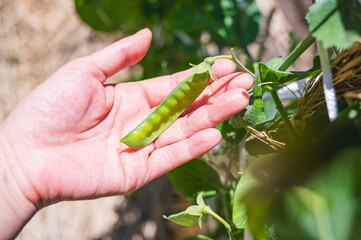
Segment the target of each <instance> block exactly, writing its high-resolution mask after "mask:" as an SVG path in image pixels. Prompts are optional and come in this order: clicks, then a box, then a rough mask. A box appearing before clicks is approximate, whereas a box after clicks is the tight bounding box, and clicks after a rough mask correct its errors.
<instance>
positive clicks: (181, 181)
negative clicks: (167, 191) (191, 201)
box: [168, 159, 222, 198]
mask: <svg viewBox="0 0 361 240" xmlns="http://www.w3.org/2000/svg"><path fill="white" fill-rule="evenodd" d="M168 176H169V178H170V180H171V181H172V183H173V185H174V187H175V188H176V189H177V190H178V191H179V192H181V193H182V194H183V195H185V196H187V197H193V198H195V197H196V196H197V194H198V193H200V192H203V191H204V192H206V191H216V192H219V191H222V184H221V181H220V179H219V175H218V173H217V172H216V171H215V170H214V169H213V168H212V167H210V166H209V165H208V164H207V163H206V162H204V161H203V160H201V159H194V160H191V161H189V162H188V163H185V164H183V165H181V166H179V167H177V168H175V169H173V170H172V171H170V172H169V173H168Z"/></svg>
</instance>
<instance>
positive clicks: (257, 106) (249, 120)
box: [243, 98, 267, 126]
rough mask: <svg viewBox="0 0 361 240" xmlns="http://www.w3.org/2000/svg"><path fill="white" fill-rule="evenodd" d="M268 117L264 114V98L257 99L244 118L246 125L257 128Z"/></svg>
mask: <svg viewBox="0 0 361 240" xmlns="http://www.w3.org/2000/svg"><path fill="white" fill-rule="evenodd" d="M266 119H267V117H266V114H265V112H264V102H263V100H262V98H256V99H254V101H253V104H252V105H251V106H249V108H248V109H247V111H246V113H245V114H244V116H243V120H244V121H245V125H250V126H255V125H259V124H261V123H263V122H264V121H266Z"/></svg>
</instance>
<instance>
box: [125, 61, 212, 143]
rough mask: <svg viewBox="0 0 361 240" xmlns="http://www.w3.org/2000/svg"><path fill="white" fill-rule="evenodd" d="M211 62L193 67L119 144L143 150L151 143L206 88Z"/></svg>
mask: <svg viewBox="0 0 361 240" xmlns="http://www.w3.org/2000/svg"><path fill="white" fill-rule="evenodd" d="M213 62H214V61H213ZM213 62H208V61H206V62H204V63H202V64H200V65H198V66H196V67H194V68H193V72H195V73H194V74H192V75H190V76H189V77H187V78H186V79H184V80H183V81H182V82H181V83H180V84H179V85H178V86H177V87H176V88H175V89H173V91H172V92H171V93H170V94H169V95H168V96H167V97H166V98H165V99H164V100H163V101H162V102H161V104H160V105H159V106H158V107H157V108H156V109H154V111H153V112H152V113H151V114H150V115H149V116H148V117H147V118H146V119H145V120H144V121H143V122H141V123H140V124H139V125H138V126H137V127H136V128H135V129H133V130H132V131H131V132H130V133H128V134H127V135H126V136H125V137H123V138H122V139H121V140H120V142H123V143H125V144H127V145H128V146H129V147H131V148H143V147H145V146H147V145H148V144H150V143H152V142H153V141H154V140H155V139H156V138H157V137H158V136H159V135H160V134H161V133H162V132H164V131H165V130H166V129H167V128H168V127H169V126H170V125H171V124H172V123H173V122H174V121H175V120H176V119H177V118H178V117H179V116H180V115H181V114H182V113H183V112H184V110H186V109H187V108H188V107H189V105H191V104H192V103H193V102H194V101H195V100H196V98H197V97H198V96H199V95H200V94H201V93H202V91H203V90H204V89H205V88H206V87H207V85H208V84H209V82H210V74H212V73H211V65H212V64H213Z"/></svg>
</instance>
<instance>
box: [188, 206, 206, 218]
mask: <svg viewBox="0 0 361 240" xmlns="http://www.w3.org/2000/svg"><path fill="white" fill-rule="evenodd" d="M202 208H203V207H201V206H197V205H193V206H190V207H188V208H187V209H186V214H188V215H191V216H202V215H203V213H202Z"/></svg>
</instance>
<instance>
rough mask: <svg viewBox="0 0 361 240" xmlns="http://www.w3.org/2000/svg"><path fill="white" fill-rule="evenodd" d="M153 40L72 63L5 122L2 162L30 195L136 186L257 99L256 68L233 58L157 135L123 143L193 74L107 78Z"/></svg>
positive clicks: (194, 149)
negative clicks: (240, 69)
mask: <svg viewBox="0 0 361 240" xmlns="http://www.w3.org/2000/svg"><path fill="white" fill-rule="evenodd" d="M150 42H151V32H150V31H149V30H147V29H146V30H143V31H140V32H138V33H137V34H135V35H133V36H130V37H128V38H125V39H122V40H120V41H118V42H116V43H114V44H112V45H111V46H109V47H107V48H105V49H103V50H101V51H99V52H96V53H94V54H92V55H90V56H87V57H83V58H80V59H77V60H74V61H72V62H70V63H68V64H67V65H65V66H64V67H62V68H61V69H59V70H58V71H57V72H56V73H55V74H54V75H52V76H51V77H50V78H49V79H48V80H46V81H45V82H44V83H42V84H41V85H40V86H39V87H38V88H36V89H35V90H34V91H32V92H31V93H30V94H28V95H27V96H26V97H25V98H24V99H23V100H22V101H21V102H20V103H19V104H18V105H17V106H16V108H15V109H14V110H13V111H12V113H11V114H10V115H9V117H8V118H7V119H6V120H5V121H4V122H3V123H1V125H0V133H1V140H0V141H1V143H2V144H1V146H2V147H1V150H2V151H1V152H2V153H3V157H2V158H1V159H0V161H2V164H1V165H0V166H8V168H7V169H9V171H10V172H11V173H10V175H11V179H12V182H13V185H14V186H16V188H17V189H18V191H17V194H23V196H24V197H23V198H21V199H24V201H29V202H30V203H31V204H35V205H36V206H37V207H43V206H46V205H48V204H50V203H52V202H56V201H60V200H63V199H87V198H94V197H100V196H105V195H114V194H122V193H126V192H129V191H131V190H134V189H137V188H139V187H141V186H143V185H144V184H146V183H147V182H149V181H151V180H152V179H154V178H156V177H158V176H160V175H161V174H164V173H166V172H167V171H169V170H171V169H173V168H175V167H177V166H179V165H181V164H183V163H185V162H187V161H189V160H191V159H193V158H195V157H198V156H200V155H202V154H204V153H206V152H207V151H209V150H210V149H212V148H213V147H214V146H215V145H216V144H218V143H219V141H220V140H221V135H220V133H219V132H218V130H216V129H214V128H213V127H214V126H215V125H217V124H219V123H220V122H222V121H224V120H225V119H227V118H229V117H230V116H232V115H234V114H235V113H237V112H239V111H241V110H242V109H243V108H244V107H245V106H246V105H247V104H248V100H249V98H248V94H247V91H246V90H245V89H249V88H250V87H251V86H252V84H253V80H252V78H251V76H249V75H248V74H244V73H233V72H234V70H235V65H234V64H233V63H232V62H231V61H229V60H217V61H216V63H215V64H214V65H213V71H214V73H215V75H216V76H217V78H219V79H220V81H218V82H213V83H212V84H210V86H208V87H207V88H206V90H205V91H204V92H203V94H202V95H201V96H200V97H199V98H198V99H197V100H196V102H195V103H193V104H192V105H191V107H190V108H189V109H187V110H186V112H185V114H183V116H182V117H180V118H179V119H177V120H176V121H175V122H174V123H173V124H172V125H171V126H170V127H169V128H168V129H167V130H166V131H165V132H164V133H163V134H162V135H161V136H160V137H159V138H158V139H157V140H156V141H155V142H154V143H152V144H150V145H148V146H146V147H145V148H143V149H137V150H135V149H130V148H128V147H127V146H126V145H125V144H123V143H120V141H119V140H120V139H121V138H122V137H123V136H125V135H126V134H127V133H128V132H129V131H131V130H132V129H133V128H134V127H135V126H136V125H137V124H138V123H139V122H141V121H142V120H143V119H144V118H145V117H146V116H147V115H148V114H149V113H150V112H151V111H152V109H154V108H155V107H156V106H157V105H158V104H159V103H160V102H161V101H162V100H163V99H164V98H165V97H166V96H167V94H168V93H169V92H170V91H171V90H172V89H173V88H174V87H175V86H176V85H177V84H178V83H180V82H181V81H182V80H183V79H184V78H185V77H187V76H189V75H190V74H191V70H187V71H183V72H180V73H176V74H173V75H169V76H163V77H157V78H154V79H150V80H145V81H141V82H130V83H119V84H115V85H104V82H105V80H106V79H107V78H108V77H110V76H112V75H113V74H115V73H116V72H118V71H119V70H121V69H123V68H125V67H127V66H130V65H134V64H135V63H137V62H138V61H140V60H141V59H142V58H143V57H144V55H145V54H146V52H147V50H148V48H149V46H150ZM232 73H233V74H232ZM0 156H1V155H0ZM4 168H5V167H4ZM0 184H1V183H0ZM19 199H20V198H19ZM14 204H19V203H17V202H14ZM15 208H16V207H15Z"/></svg>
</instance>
